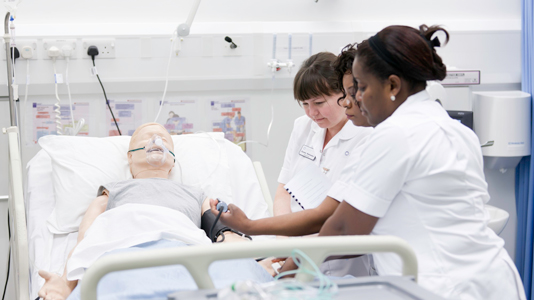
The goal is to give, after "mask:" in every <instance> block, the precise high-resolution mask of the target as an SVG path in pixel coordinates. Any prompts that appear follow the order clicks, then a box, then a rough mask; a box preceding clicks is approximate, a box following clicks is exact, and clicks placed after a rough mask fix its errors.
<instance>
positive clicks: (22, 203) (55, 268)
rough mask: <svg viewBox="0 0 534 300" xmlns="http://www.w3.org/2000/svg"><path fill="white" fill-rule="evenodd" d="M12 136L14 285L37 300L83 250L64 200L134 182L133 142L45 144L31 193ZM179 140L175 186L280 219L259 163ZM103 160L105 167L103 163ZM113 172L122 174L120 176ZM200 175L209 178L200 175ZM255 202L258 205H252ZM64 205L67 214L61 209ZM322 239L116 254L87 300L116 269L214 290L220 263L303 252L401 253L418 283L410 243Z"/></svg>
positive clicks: (31, 169) (100, 268)
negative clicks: (169, 273) (157, 273)
mask: <svg viewBox="0 0 534 300" xmlns="http://www.w3.org/2000/svg"><path fill="white" fill-rule="evenodd" d="M5 133H7V134H8V136H9V138H8V140H9V164H10V165H9V166H10V167H9V176H10V195H9V200H8V202H9V213H10V216H11V221H12V223H11V224H12V227H11V229H12V233H13V237H12V240H11V244H12V253H13V260H14V263H13V266H14V272H13V274H15V276H14V277H15V278H12V279H14V281H15V287H16V295H17V299H21V300H25V299H35V297H36V296H37V292H38V290H39V288H40V286H41V285H42V284H43V283H44V280H43V279H41V278H40V277H39V276H38V275H37V272H38V270H39V269H43V270H48V271H52V272H57V273H62V272H63V269H64V263H65V260H66V257H67V255H68V253H69V251H70V249H71V248H72V247H73V246H74V245H75V244H76V239H77V232H76V228H75V227H76V226H74V227H73V226H72V224H64V223H62V222H63V221H65V220H67V219H69V218H70V219H71V220H70V221H74V222H75V221H76V218H74V217H75V215H76V209H77V208H76V207H75V206H72V203H65V199H62V198H65V196H67V198H69V197H70V198H73V197H72V195H70V196H69V195H65V194H64V193H65V191H69V190H70V193H72V192H73V191H75V192H76V193H77V194H81V195H83V194H84V192H87V191H84V187H83V186H84V185H85V184H87V185H91V184H94V182H91V180H93V181H94V180H100V181H104V182H110V181H112V179H113V180H123V179H127V178H128V174H129V171H128V167H127V161H126V155H125V153H126V150H127V147H128V141H129V137H110V138H80V137H66V136H59V137H58V136H48V137H44V138H42V139H41V140H40V145H41V147H42V148H43V150H41V151H40V152H39V153H38V154H37V155H36V156H35V157H34V158H33V159H32V160H31V161H30V162H29V163H28V166H27V178H26V188H25V189H24V187H23V177H24V176H23V172H22V170H23V169H22V162H21V157H20V138H19V135H18V130H17V128H16V127H10V128H7V129H6V131H5ZM173 139H174V143H175V154H176V157H177V159H178V163H179V164H177V166H175V168H174V169H173V171H172V172H171V176H170V179H171V180H179V181H182V182H184V183H186V184H193V185H198V186H200V187H202V188H203V189H204V190H205V192H206V194H207V195H208V196H216V195H218V197H220V198H224V199H225V200H226V201H227V202H231V203H235V204H237V205H238V206H240V207H241V208H242V209H243V210H244V211H245V212H246V213H247V215H248V216H249V217H251V218H253V219H256V218H262V217H266V216H269V215H271V214H272V203H270V201H271V196H270V194H269V191H268V189H267V184H266V182H265V177H264V176H263V171H262V170H261V165H260V164H259V163H254V164H253V163H251V161H250V159H248V157H247V156H246V155H245V154H244V153H243V152H242V151H241V149H240V148H239V147H237V146H235V145H234V144H232V143H230V142H228V141H226V140H225V139H224V138H223V136H222V135H220V134H216V133H208V134H206V133H204V134H195V135H187V136H175V137H173ZM206 149H207V150H206ZM204 150H206V151H207V152H206V151H204ZM113 155H115V156H117V155H119V156H120V155H122V156H123V157H124V159H123V160H121V159H117V161H118V165H117V166H116V165H113V163H112V162H111V161H106V159H104V158H103V157H108V156H109V157H112V156H113ZM95 157H96V159H97V160H98V159H100V160H104V161H103V162H98V161H95ZM214 163H215V164H216V165H217V167H216V168H214V167H213V164H214ZM95 164H96V165H95ZM106 168H107V171H106ZM113 168H115V169H118V170H115V173H113ZM93 169H95V170H96V171H95V170H93ZM110 170H111V171H110ZM195 170H204V171H203V172H201V173H198V172H196V171H195ZM94 172H96V173H94ZM98 172H101V173H98ZM102 172H103V173H102ZM110 172H111V173H113V174H111V175H110V176H108V177H107V178H103V176H104V175H103V174H107V173H110ZM93 173H94V174H93ZM184 174H187V176H184ZM130 176H131V175H130ZM89 177H94V178H89ZM104 177H105V176H104ZM94 191H96V189H94V187H89V192H92V193H93V195H91V196H88V197H89V198H90V199H92V198H94V196H95V193H94ZM70 198H69V199H70ZM80 198H83V197H80ZM251 199H252V200H253V201H250V200H251ZM62 201H63V202H62ZM62 205H63V206H65V207H61V206H62ZM84 210H85V209H83V211H84ZM65 212H67V213H68V216H67V215H65ZM60 221H61V222H60ZM67 223H68V222H67ZM261 239H262V237H257V240H261ZM322 239H323V238H321V239H319V238H312V239H291V240H286V241H278V242H277V243H272V242H268V241H264V242H261V241H257V242H253V243H239V245H231V244H227V245H214V246H212V247H206V248H205V249H204V248H202V246H191V247H187V248H188V249H182V250H181V251H180V252H176V251H167V250H166V249H158V250H148V251H146V252H144V253H131V254H127V255H110V256H107V257H103V258H102V259H100V260H98V261H97V262H96V263H94V265H93V266H92V267H91V268H89V269H88V271H87V273H86V276H88V277H84V280H82V282H83V283H82V286H81V288H82V297H83V298H82V299H86V298H85V297H88V298H87V299H96V298H93V297H95V293H96V289H95V287H96V284H97V282H98V280H99V279H100V278H101V277H102V276H103V275H104V274H106V273H108V272H111V271H113V270H119V269H131V268H144V267H147V266H158V265H163V264H173V263H176V264H183V265H185V266H186V267H187V268H188V269H189V271H190V273H191V274H192V276H193V278H194V279H195V281H196V282H197V285H198V286H199V288H212V287H213V285H212V284H211V280H210V279H209V276H207V273H206V270H207V266H208V265H209V264H210V263H211V262H212V261H214V260H218V259H229V258H236V257H258V256H268V255H273V256H287V255H288V254H289V252H290V251H291V250H292V249H295V248H299V249H303V251H306V250H308V251H311V252H309V255H310V256H311V257H312V258H313V260H314V262H315V263H320V262H321V261H323V260H324V259H325V258H326V257H327V256H328V255H329V254H334V255H335V254H348V253H369V252H375V251H393V252H396V253H398V254H399V255H400V256H401V257H402V258H403V259H404V261H405V265H404V266H405V269H404V274H405V275H410V276H413V278H415V279H416V277H417V261H416V259H415V255H414V254H413V251H412V250H411V248H410V247H409V246H408V245H407V244H406V243H404V242H403V241H400V240H398V239H396V238H392V237H350V238H349V237H335V238H334V237H332V238H330V239H331V240H328V243H325V242H323V240H322ZM208 248H209V249H208ZM191 255H192V256H191ZM192 257H193V258H194V259H195V262H198V261H202V263H200V264H198V263H196V264H195V265H196V266H193V265H190V264H188V262H190V261H191V258H192ZM300 278H301V279H302V280H309V279H310V278H305V277H304V278H303V277H300ZM30 297H31V298H30Z"/></svg>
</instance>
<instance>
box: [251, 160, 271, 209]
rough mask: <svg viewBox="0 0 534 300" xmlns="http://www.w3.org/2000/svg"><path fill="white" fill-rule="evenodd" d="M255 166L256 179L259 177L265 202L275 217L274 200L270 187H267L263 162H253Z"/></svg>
mask: <svg viewBox="0 0 534 300" xmlns="http://www.w3.org/2000/svg"><path fill="white" fill-rule="evenodd" d="M252 165H253V166H254V171H256V177H258V182H259V183H260V188H261V192H262V194H263V198H264V199H265V202H267V207H268V208H269V213H270V214H271V216H272V215H273V198H271V193H270V192H269V186H268V185H267V179H266V178H265V173H263V167H262V166H261V162H259V161H255V162H252Z"/></svg>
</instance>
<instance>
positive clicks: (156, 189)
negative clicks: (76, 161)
mask: <svg viewBox="0 0 534 300" xmlns="http://www.w3.org/2000/svg"><path fill="white" fill-rule="evenodd" d="M128 149H129V151H128V153H127V155H128V164H129V166H130V172H131V174H132V177H133V179H130V180H126V181H120V182H116V183H105V182H103V183H102V184H103V186H102V187H101V188H100V190H99V193H98V194H99V196H98V197H97V198H96V199H95V200H93V202H92V203H91V204H90V206H89V208H88V209H87V211H86V213H85V215H84V217H83V219H82V221H81V224H80V227H79V231H78V242H77V244H76V246H75V247H74V249H72V251H71V252H70V254H69V259H68V264H66V266H65V272H64V274H63V275H62V276H60V275H57V274H51V273H49V272H46V271H44V270H40V271H39V275H40V276H41V277H43V278H44V279H45V280H46V282H45V284H44V285H43V287H42V288H41V290H40V291H39V296H40V297H42V298H43V299H66V298H67V297H69V299H78V298H79V297H80V293H79V287H78V288H76V290H74V289H75V287H76V286H77V283H78V279H79V278H81V277H82V276H83V272H84V270H85V268H87V267H89V266H90V263H92V262H93V261H92V260H90V261H89V262H87V261H84V259H85V258H84V253H90V254H91V255H94V256H95V260H96V259H97V258H98V257H100V256H101V255H105V254H106V253H108V252H110V253H114V252H128V251H138V250H140V249H145V248H167V247H181V246H187V245H197V244H206V243H207V244H210V243H211V241H210V239H209V238H207V237H206V234H205V233H204V231H203V230H201V229H199V227H200V223H201V213H202V212H205V211H207V210H209V200H210V199H208V198H206V197H205V196H204V194H203V192H202V191H201V190H200V189H197V188H194V187H189V186H184V185H181V184H179V183H177V182H175V181H171V180H167V179H168V178H169V173H170V172H171V170H172V168H173V167H174V164H175V159H174V153H173V150H174V144H173V141H172V138H171V136H170V135H169V133H168V132H167V130H166V129H165V128H164V127H163V126H161V125H160V124H157V123H147V124H144V125H141V126H140V127H139V128H137V130H136V131H135V132H134V134H133V135H132V138H131V140H130V145H129V148H128ZM140 179H142V180H140ZM212 201H214V200H212ZM146 202H150V203H146ZM125 204H128V205H125ZM139 207H140V208H141V209H138V210H134V211H133V212H132V211H131V210H132V209H137V208H139ZM155 213H158V215H156V214H155ZM159 213H160V214H159ZM205 215H206V216H211V215H212V214H211V213H209V212H208V213H207V214H205ZM175 216H176V217H175ZM165 218H167V219H165ZM147 219H148V222H149V223H148V224H149V226H147V225H146V224H140V223H142V222H146V220H147ZM172 222H176V223H172ZM202 222H204V217H202ZM169 223H172V224H169ZM109 224H118V225H112V226H111V227H112V228H110V225H109ZM136 226H138V227H136ZM150 226H154V228H148V229H147V228H146V227H150ZM158 226H160V227H161V226H168V228H165V227H163V232H160V231H161V230H160V229H159V228H158ZM89 228H91V230H89ZM123 228H126V229H123ZM110 229H113V230H110ZM167 229H168V231H166V230H167ZM115 231H117V232H121V234H122V233H123V232H124V233H125V234H126V236H120V237H119V236H117V237H113V232H115ZM154 231H158V235H157V237H150V235H151V234H153V232H154ZM221 232H222V231H221ZM128 234H131V235H132V236H131V238H130V236H129V235H128ZM140 236H141V237H142V239H140ZM158 237H159V238H158ZM221 238H222V239H224V242H237V241H241V242H242V241H248V239H246V238H244V237H242V236H241V235H238V234H235V233H232V232H225V233H224V235H223V234H221V236H215V237H214V240H221ZM122 240H127V242H128V240H135V241H136V243H135V244H124V243H123V242H122ZM117 241H119V242H117ZM120 243H123V244H120ZM132 243H134V242H132ZM94 245H96V246H94ZM102 245H110V246H109V247H108V248H105V247H104V248H102ZM84 263H85V265H84ZM222 263H223V262H221V264H222ZM224 263H227V262H224ZM228 263H232V262H228ZM228 263H227V264H228ZM77 264H78V265H80V267H79V268H76V266H77ZM180 267H181V266H170V267H169V268H174V269H166V270H164V272H161V269H157V268H149V269H144V270H143V271H142V272H140V271H135V270H132V271H124V272H132V273H128V274H126V275H124V274H122V275H120V273H122V272H117V274H119V275H117V278H118V279H117V278H115V279H112V277H110V278H109V279H106V280H108V281H109V282H113V283H108V284H106V283H105V282H104V281H105V280H103V281H102V282H101V283H100V285H99V290H98V293H99V299H100V296H106V295H108V296H110V297H112V298H113V297H118V298H121V299H123V298H129V296H132V297H134V296H135V295H125V294H124V293H126V291H123V290H128V291H134V292H135V291H137V293H141V294H143V295H145V296H146V295H147V291H145V290H142V288H141V287H140V286H142V285H143V283H145V282H147V284H146V285H147V286H151V287H154V288H155V289H156V290H155V291H154V292H152V291H149V292H148V295H150V293H151V292H152V293H153V295H154V297H164V296H165V295H166V294H165V293H169V292H172V291H175V290H191V289H196V284H194V281H193V280H192V278H189V277H190V275H189V274H188V273H187V272H185V271H184V270H185V269H184V270H182V269H183V267H181V268H182V269H179V268H180ZM151 269H153V270H152V271H151ZM210 270H211V269H210ZM135 272H137V273H135ZM158 272H159V273H163V274H164V275H162V277H163V278H158ZM214 272H215V273H214V274H211V276H212V279H213V280H214V283H215V284H216V285H217V281H218V280H219V282H220V284H221V285H222V284H227V283H228V282H227V281H228V280H242V279H247V277H253V278H256V279H257V281H258V282H263V281H268V280H272V277H271V276H270V275H269V274H268V273H267V271H265V269H263V268H262V267H261V266H260V265H259V264H257V263H256V262H255V261H254V260H250V262H249V261H242V260H240V261H239V262H235V263H233V264H232V265H230V266H229V265H226V266H222V265H221V270H220V271H214ZM210 273H211V271H210ZM67 274H68V279H67ZM80 274H81V275H80ZM169 274H171V275H169ZM110 275H112V274H110ZM142 276H145V277H146V276H148V279H146V278H142ZM173 276H174V277H173ZM218 277H219V279H218ZM243 277H245V278H243ZM106 278H107V277H106ZM132 278H133V279H132ZM141 278H142V279H141ZM170 278H172V281H171V283H170V285H169V286H163V285H162V283H164V282H165V281H166V280H167V281H168V279H170ZM117 280H121V281H122V280H126V281H127V280H134V281H133V282H126V283H125V282H120V283H117ZM135 280H137V281H135ZM150 280H154V282H151V283H148V281H150ZM223 281H224V283H223ZM176 282H179V284H177V283H176ZM117 284H120V285H121V286H122V287H123V288H122V289H121V290H119V291H114V290H112V291H110V293H111V295H109V294H103V295H101V292H102V293H107V291H104V290H106V288H105V286H106V285H108V286H113V287H114V286H116V285H117ZM124 287H127V288H124ZM73 290H74V292H73ZM134 292H132V293H134ZM71 293H72V294H71ZM69 295H70V296H69Z"/></svg>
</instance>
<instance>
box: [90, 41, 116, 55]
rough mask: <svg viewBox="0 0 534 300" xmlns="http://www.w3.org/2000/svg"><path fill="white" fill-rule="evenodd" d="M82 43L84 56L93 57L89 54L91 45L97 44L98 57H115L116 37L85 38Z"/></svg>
mask: <svg viewBox="0 0 534 300" xmlns="http://www.w3.org/2000/svg"><path fill="white" fill-rule="evenodd" d="M82 45H83V53H84V56H83V57H84V58H88V59H91V56H89V55H87V49H88V48H89V46H96V47H97V48H98V56H96V58H97V59H102V58H115V39H83V40H82Z"/></svg>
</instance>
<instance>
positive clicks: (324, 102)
mask: <svg viewBox="0 0 534 300" xmlns="http://www.w3.org/2000/svg"><path fill="white" fill-rule="evenodd" d="M342 96H343V94H341V93H336V94H333V95H331V96H320V97H316V98H312V99H308V100H304V101H302V107H304V112H306V115H307V116H308V117H310V119H312V120H313V121H314V122H315V123H317V125H319V127H321V128H332V127H334V126H336V125H338V124H339V123H340V122H341V121H343V120H344V119H345V118H346V116H345V108H344V107H343V106H341V105H338V104H337V100H338V99H339V98H340V97H342Z"/></svg>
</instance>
